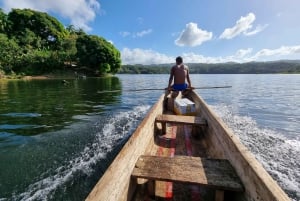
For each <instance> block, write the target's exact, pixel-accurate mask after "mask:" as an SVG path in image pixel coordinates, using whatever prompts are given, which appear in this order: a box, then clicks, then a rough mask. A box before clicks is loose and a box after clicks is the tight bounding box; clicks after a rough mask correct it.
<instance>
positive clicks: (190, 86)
mask: <svg viewBox="0 0 300 201" xmlns="http://www.w3.org/2000/svg"><path fill="white" fill-rule="evenodd" d="M186 80H187V82H188V84H189V88H192V83H191V79H190V72H189V69H188V68H187V69H186Z"/></svg>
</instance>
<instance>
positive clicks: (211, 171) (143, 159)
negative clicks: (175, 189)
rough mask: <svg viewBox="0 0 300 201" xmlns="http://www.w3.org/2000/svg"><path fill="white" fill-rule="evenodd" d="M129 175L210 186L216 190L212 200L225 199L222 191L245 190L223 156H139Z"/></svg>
mask: <svg viewBox="0 0 300 201" xmlns="http://www.w3.org/2000/svg"><path fill="white" fill-rule="evenodd" d="M132 177H134V178H144V179H149V180H159V181H171V182H181V183H185V184H197V185H201V186H205V187H209V188H213V189H215V190H216V196H215V200H218V201H220V200H223V199H224V191H236V192H242V191H243V190H244V188H243V185H242V183H241V181H240V179H239V177H238V176H237V174H236V172H235V170H234V168H233V167H232V166H231V164H230V163H229V161H228V160H222V159H207V158H200V157H191V156H175V157H159V156H146V155H142V156H140V157H139V159H138V161H137V162H136V165H135V168H134V169H133V172H132ZM151 185H153V183H152V184H151Z"/></svg>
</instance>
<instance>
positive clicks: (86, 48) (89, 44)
mask: <svg viewBox="0 0 300 201" xmlns="http://www.w3.org/2000/svg"><path fill="white" fill-rule="evenodd" d="M76 47H77V57H78V59H79V63H80V64H81V65H82V66H86V67H88V68H90V69H92V70H93V71H94V73H96V74H100V75H103V74H106V73H113V74H115V73H117V72H118V70H119V69H120V68H121V58H120V52H119V51H118V50H117V49H116V48H115V47H114V46H113V45H112V44H111V43H109V42H108V41H106V40H105V39H104V38H102V37H98V36H94V35H81V36H79V38H78V39H77V43H76Z"/></svg>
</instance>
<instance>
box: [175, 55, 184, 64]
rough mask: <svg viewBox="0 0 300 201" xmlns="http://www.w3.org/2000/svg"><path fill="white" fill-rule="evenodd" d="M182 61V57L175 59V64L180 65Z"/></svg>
mask: <svg viewBox="0 0 300 201" xmlns="http://www.w3.org/2000/svg"><path fill="white" fill-rule="evenodd" d="M182 62H183V60H182V57H180V56H179V57H176V64H182Z"/></svg>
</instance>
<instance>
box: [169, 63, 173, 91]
mask: <svg viewBox="0 0 300 201" xmlns="http://www.w3.org/2000/svg"><path fill="white" fill-rule="evenodd" d="M173 78H174V70H173V68H172V69H171V71H170V78H169V84H168V90H171V84H172V82H173Z"/></svg>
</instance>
